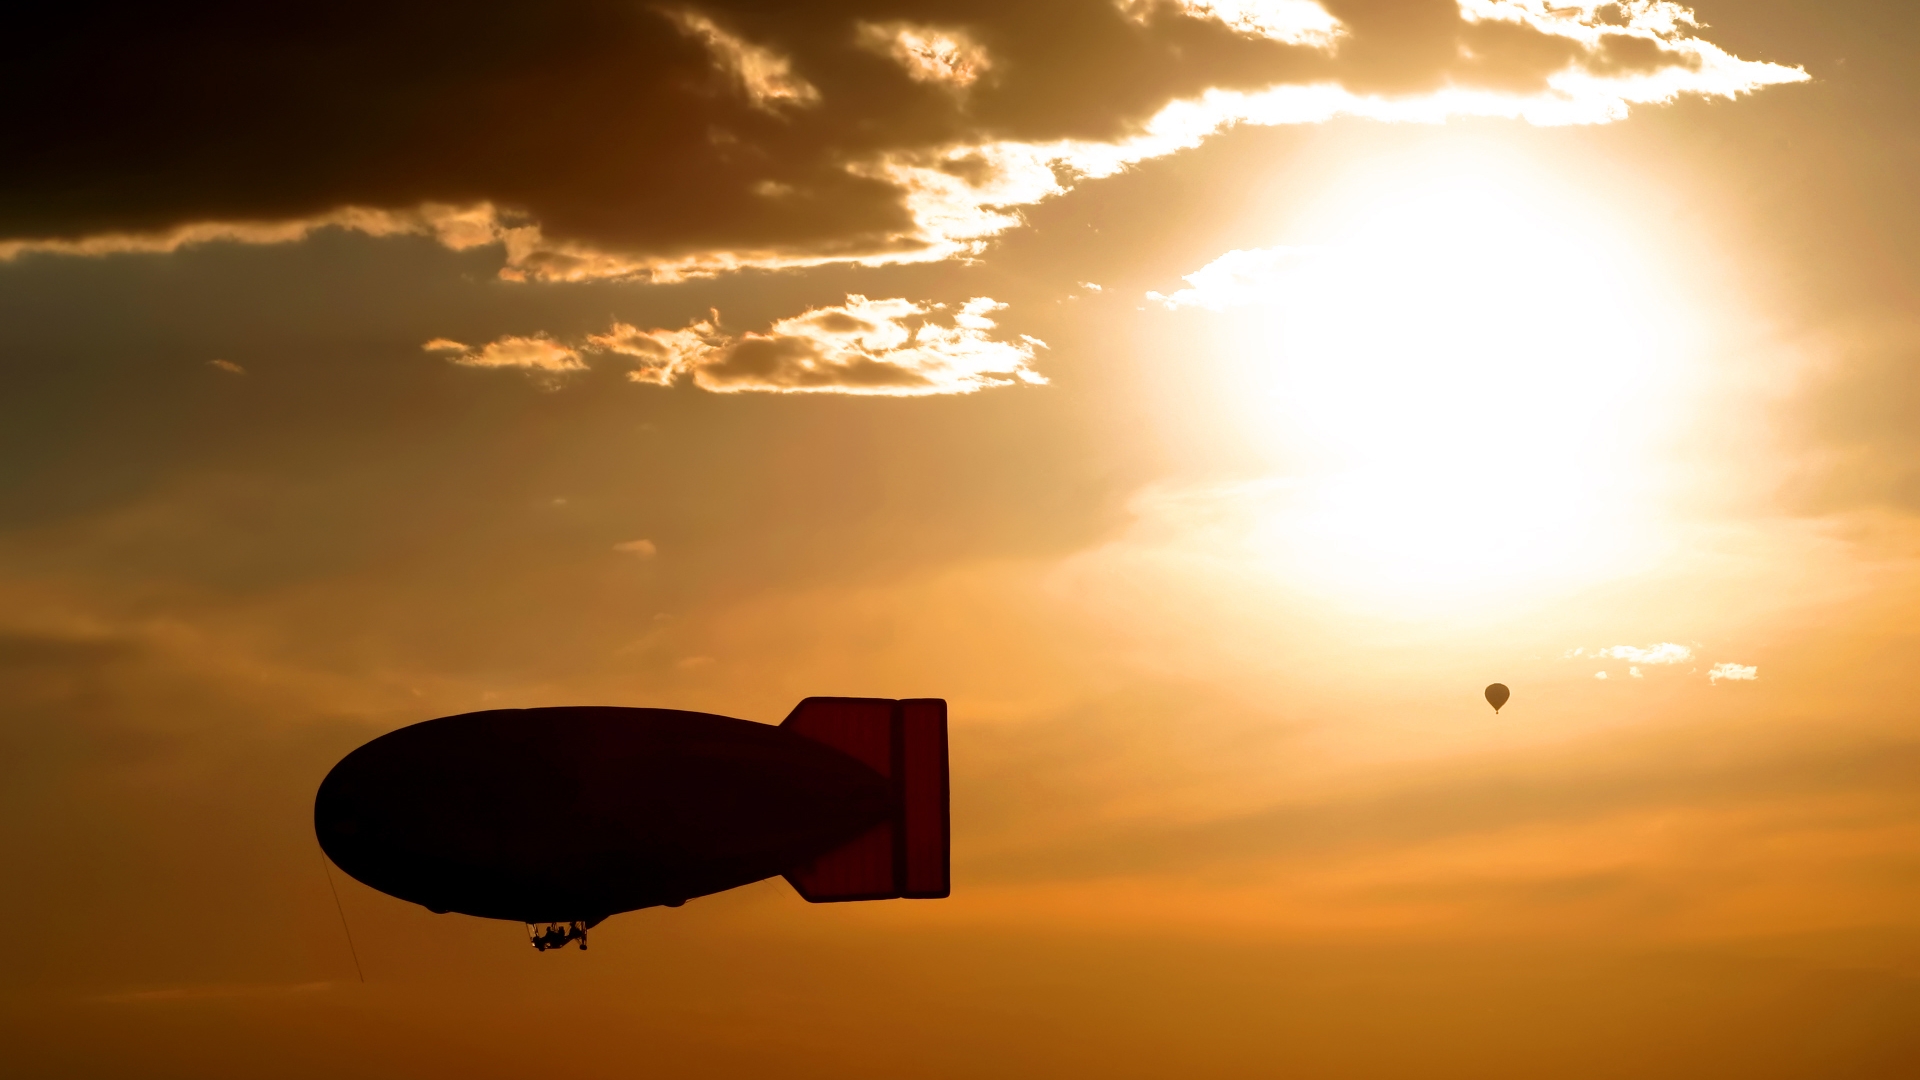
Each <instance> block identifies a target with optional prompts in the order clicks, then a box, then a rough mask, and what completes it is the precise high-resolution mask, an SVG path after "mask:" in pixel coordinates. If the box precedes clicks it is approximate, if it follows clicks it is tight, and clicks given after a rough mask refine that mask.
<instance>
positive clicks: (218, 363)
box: [207, 360, 247, 375]
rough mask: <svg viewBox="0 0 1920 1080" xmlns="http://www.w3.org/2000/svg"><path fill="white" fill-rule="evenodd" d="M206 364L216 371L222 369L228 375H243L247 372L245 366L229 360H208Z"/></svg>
mask: <svg viewBox="0 0 1920 1080" xmlns="http://www.w3.org/2000/svg"><path fill="white" fill-rule="evenodd" d="M207 366H208V367H210V368H213V369H215V370H216V371H224V372H226V373H227V374H229V375H245V374H246V373H247V369H246V368H243V367H241V366H240V365H239V364H236V363H234V362H233V361H231V360H209V361H207Z"/></svg>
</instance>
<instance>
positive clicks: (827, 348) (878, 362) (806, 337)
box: [423, 295, 1047, 397]
mask: <svg viewBox="0 0 1920 1080" xmlns="http://www.w3.org/2000/svg"><path fill="white" fill-rule="evenodd" d="M1004 307H1006V305H1005V304H1001V303H998V302H996V301H995V300H993V299H992V298H990V297H984V296H982V297H975V298H974V299H972V300H969V301H967V302H966V303H964V304H962V305H960V307H959V308H958V309H957V310H955V311H953V312H952V313H951V314H950V315H948V314H946V313H945V308H946V305H944V304H933V303H916V302H914V301H911V300H906V299H901V298H898V297H896V298H893V299H886V300H869V299H867V298H866V297H864V296H859V295H850V296H848V297H847V299H846V302H845V303H843V304H834V305H830V306H827V307H819V308H810V309H808V310H807V311H805V312H802V313H801V314H799V315H795V316H792V317H790V318H785V319H781V320H778V321H777V322H775V323H773V324H772V325H771V326H769V327H767V329H765V330H761V331H752V332H748V333H744V334H738V335H736V334H731V333H728V332H726V331H724V330H722V329H720V326H719V318H720V317H719V314H718V313H717V312H716V313H714V314H713V315H712V316H711V317H710V318H707V319H701V320H697V321H695V322H693V323H690V324H688V325H687V326H685V327H682V328H680V329H678V330H669V329H661V328H656V329H651V330H642V329H640V328H639V327H636V326H632V325H629V324H627V323H621V322H616V323H614V324H613V325H612V326H611V327H609V328H608V329H607V331H606V332H605V333H602V334H590V335H588V336H587V337H586V339H585V340H584V341H582V342H580V343H579V344H578V345H577V346H572V345H566V344H563V343H561V342H558V341H555V340H553V339H552V338H549V337H546V336H543V335H534V336H529V337H520V336H515V335H507V336H504V337H500V338H496V339H495V340H493V341H490V342H488V343H486V344H485V345H480V346H470V345H465V344H462V343H460V342H457V341H450V340H448V339H446V338H435V339H434V340H432V341H429V342H427V343H426V344H425V345H424V346H423V348H425V349H426V350H427V351H429V352H435V353H445V354H449V355H450V358H451V359H452V360H453V362H454V363H457V364H463V365H466V366H470V367H493V368H500V367H515V368H522V369H525V370H527V371H529V372H534V373H538V374H543V375H554V374H564V373H566V372H570V371H577V370H583V369H584V368H585V367H586V363H585V361H584V360H583V359H582V354H583V353H597V354H602V355H610V356H617V357H619V358H621V359H622V360H625V361H627V362H628V363H630V364H632V365H633V366H632V369H631V370H629V371H628V373H627V377H628V378H629V379H631V380H633V381H634V382H640V383H651V384H654V385H657V386H668V385H672V384H674V383H676V382H680V381H682V380H686V381H691V382H692V383H693V384H694V385H696V386H699V387H701V388H703V389H706V390H711V391H715V392H717V393H742V392H748V391H757V392H763V393H783V394H791V393H829V394H863V395H873V396H886V397H922V396H927V395H933V394H970V393H973V392H974V391H976V390H984V389H987V388H989V387H995V386H1014V385H1018V384H1022V383H1025V384H1029V385H1039V384H1043V383H1045V382H1046V381H1047V380H1046V378H1045V377H1044V376H1042V375H1041V374H1040V373H1039V372H1037V371H1035V370H1033V367H1032V362H1033V357H1034V350H1035V349H1036V348H1044V347H1045V343H1044V342H1041V341H1039V340H1038V339H1035V338H1028V337H1022V338H1021V339H1020V340H1018V341H1011V342H1010V341H999V340H996V339H995V338H994V337H993V336H992V331H993V330H994V327H995V324H994V321H993V320H992V319H990V318H988V315H989V313H991V312H994V311H997V310H1000V309H1002V308H1004Z"/></svg>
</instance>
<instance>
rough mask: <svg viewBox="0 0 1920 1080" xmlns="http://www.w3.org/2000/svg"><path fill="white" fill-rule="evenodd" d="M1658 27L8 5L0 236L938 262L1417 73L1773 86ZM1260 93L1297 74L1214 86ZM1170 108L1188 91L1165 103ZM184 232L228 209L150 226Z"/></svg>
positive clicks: (1477, 13)
mask: <svg viewBox="0 0 1920 1080" xmlns="http://www.w3.org/2000/svg"><path fill="white" fill-rule="evenodd" d="M1642 8H1645V10H1642ZM1623 13H1625V14H1623ZM1628 14H1630V15H1631V17H1630V18H1629V17H1627V15H1628ZM1671 15H1672V13H1671V12H1670V11H1667V9H1666V8H1665V7H1661V6H1658V5H1654V6H1648V5H1636V6H1634V7H1633V8H1632V10H1631V12H1627V9H1624V8H1620V7H1616V6H1613V5H1602V6H1595V7H1591V8H1587V7H1577V6H1576V7H1569V8H1563V9H1557V10H1552V9H1548V8H1546V7H1544V6H1542V5H1538V4H1531V3H1523V2H1521V0H1473V2H1471V3H1467V4H1464V5H1456V4H1455V3H1453V2H1452V0H1337V2H1335V0H1330V2H1328V3H1327V4H1326V5H1325V6H1324V7H1319V6H1316V5H1314V4H1312V3H1309V2H1307V0H1267V2H1266V3H1236V4H1213V3H1200V2H1199V0H1180V2H1168V0H1145V2H1135V3H1125V4H1122V3H1114V2H1112V0H1049V2H1042V3H1005V4H998V5H982V4H957V3H952V2H950V0H921V2H906V3H882V2H878V0H858V2H853V0H841V2H830V3H815V4H809V5H804V6H800V5H765V4H753V3H732V4H703V5H697V6H694V7H686V6H648V5H643V4H633V3H613V2H608V0H564V2H557V3H549V4H536V5H514V4H498V3H494V4H479V5H473V4H461V5H455V4H449V3H435V2H417V0H416V2H412V3H403V4H369V3H365V2H364V0H359V2H346V3H340V4H332V5H325V6H322V7H298V8H273V7H268V8H262V7H259V6H257V5H242V4H234V3H215V4H200V5H195V6H192V7H190V8H184V9H183V8H155V7H151V6H148V5H134V4H124V3H119V4H104V5H94V6H88V7H83V8H72V7H59V6H51V7H41V8H36V9H34V10H33V11H32V12H31V13H30V14H28V15H26V16H23V17H20V18H18V19H16V21H15V22H14V24H13V26H12V28H11V29H12V33H11V35H10V36H11V39H12V40H13V41H15V42H16V43H18V44H19V49H18V55H17V56H16V58H15V59H14V60H13V61H11V62H10V63H9V65H8V67H7V69H6V71H5V72H4V73H0V93H4V94H5V95H6V98H7V100H8V101H9V102H11V103H12V104H13V107H12V109H11V110H10V112H11V115H12V120H11V121H10V126H9V133H8V136H7V140H8V145H9V160H10V166H9V168H8V169H7V170H6V171H5V174H4V176H3V177H0V240H5V239H12V240H16V241H18V240H33V239H41V240H45V239H49V238H51V239H56V240H57V239H65V240H69V241H71V240H77V239H81V238H87V237H93V238H96V246H95V247H94V248H92V249H90V250H111V249H113V248H114V246H115V243H116V242H107V243H105V246H104V247H100V246H98V238H100V237H102V236H120V237H121V239H120V241H117V243H119V246H121V247H129V246H131V247H139V246H141V243H135V242H132V241H128V240H126V238H125V235H123V234H144V235H145V236H146V239H145V240H144V241H143V243H144V245H145V246H146V247H149V248H151V247H155V246H158V247H161V248H166V247H169V246H172V245H174V244H177V243H178V242H182V241H185V242H191V241H192V240H194V239H196V238H197V239H207V238H211V237H225V238H229V239H254V240H260V239H288V238H292V237H297V236H299V235H304V231H305V230H310V229H311V228H314V227H321V226H325V225H334V226H340V227H347V228H358V229H361V230H362V231H369V232H374V233H376V234H379V233H392V232H425V233H428V234H431V235H434V236H436V237H438V238H440V239H441V240H442V241H443V242H446V243H448V244H449V245H450V246H455V247H461V246H469V245H472V244H477V243H486V242H502V243H504V244H505V245H506V249H507V253H508V262H509V266H510V268H512V269H513V271H514V272H516V273H531V274H534V275H538V276H547V277H559V278H568V277H574V278H577V277H591V276H628V275H635V274H652V275H653V276H656V277H659V276H673V275H675V274H677V273H685V272H712V271H713V270H716V269H727V268H731V267H734V266H741V265H762V266H778V265H795V264H805V263H808V262H818V261H822V260H836V259H864V260H869V261H872V260H880V261H887V260H900V259H909V258H938V257H946V256H950V255H953V254H955V253H957V252H961V251H965V250H969V249H970V247H971V246H972V245H975V244H977V243H978V242H979V241H980V240H981V239H983V238H985V237H988V236H991V235H994V234H995V233H997V232H999V231H1001V230H1004V229H1005V228H1006V227H1008V226H1009V225H1011V224H1013V223H1014V222H1016V221H1017V216H1014V215H1009V214H1008V213H1006V212H1005V210H1006V209H1007V208H1016V209H1017V208H1018V207H1020V206H1023V205H1027V204H1030V203H1032V202H1035V201H1037V200H1039V199H1041V198H1044V197H1046V196H1048V195H1050V194H1054V193H1057V192H1058V191H1059V190H1061V185H1062V184H1063V183H1068V182H1070V181H1071V178H1072V177H1074V176H1098V175H1107V174H1109V173H1111V172H1112V171H1114V170H1115V169H1117V168H1121V167H1124V166H1125V165H1126V164H1128V163H1129V162H1132V161H1138V160H1142V159H1144V158H1147V157H1153V156H1158V155H1161V154H1165V153H1171V152H1173V151H1175V150H1178V149H1180V148H1182V147H1185V146H1190V145H1192V144H1193V143H1194V142H1195V141H1197V140H1198V139H1201V138H1204V137H1206V136H1207V135H1208V134H1210V133H1211V132H1212V131H1214V130H1217V129H1218V128H1219V127H1221V126H1222V125H1226V124H1231V123H1235V122H1249V121H1250V122H1256V123H1279V122H1298V121H1300V120H1314V119H1324V118H1326V117H1327V116H1330V115H1335V114H1337V113H1339V112H1343V111H1348V112H1359V113H1362V114H1367V115H1374V114H1383V115H1392V114H1394V112H1395V110H1396V109H1404V108H1406V107H1407V105H1406V103H1405V102H1401V103H1400V104H1398V105H1396V104H1395V103H1394V99H1399V98H1406V97H1409V96H1415V97H1417V96H1420V95H1428V96H1432V95H1435V94H1452V95H1454V97H1453V98H1451V99H1448V100H1447V101H1444V102H1440V103H1438V104H1433V103H1429V104H1428V105H1426V106H1420V107H1415V109H1414V111H1415V113H1418V114H1419V115H1421V116H1423V117H1424V116H1426V115H1427V114H1433V115H1434V116H1444V115H1446V114H1447V113H1449V112H1451V111H1460V110H1462V109H1464V110H1465V111H1469V112H1473V111H1479V112H1488V111H1491V112H1494V113H1498V114H1504V115H1527V116H1529V117H1534V118H1540V117H1547V118H1558V119H1561V120H1568V119H1571V120H1593V119H1606V118H1608V117H1610V116H1614V115H1618V114H1619V113H1621V112H1622V111H1623V110H1624V108H1625V106H1626V104H1627V103H1629V102H1633V101H1659V100H1668V99H1670V98H1671V97H1673V96H1674V95H1675V94H1678V93H1688V92H1691V93H1706V94H1732V93H1737V92H1742V91H1746V90H1751V89H1753V88H1755V87H1756V86H1759V85H1764V84H1765V83H1767V82H1772V81H1782V80H1788V79H1793V78H1798V77H1799V76H1798V73H1797V72H1795V71H1793V70H1791V69H1784V68H1774V67H1768V66H1766V65H1759V64H1746V63H1744V62H1741V61H1738V60H1736V59H1734V58H1732V57H1730V56H1728V55H1727V54H1725V53H1724V52H1721V51H1720V50H1718V49H1717V48H1715V47H1714V46H1712V45H1711V44H1709V43H1707V42H1705V41H1702V40H1700V39H1698V38H1697V37H1695V36H1693V32H1692V27H1691V26H1690V24H1687V23H1685V22H1684V21H1677V22H1676V21H1675V20H1674V19H1673V18H1672V17H1671ZM1329 27H1331V29H1328V28H1329ZM1570 73H1571V74H1575V75H1579V76H1580V79H1581V80H1583V81H1579V82H1577V84H1576V83H1568V82H1567V81H1566V79H1567V77H1568V76H1569V74H1570ZM1615 75H1618V76H1621V78H1620V79H1617V80H1615V81H1614V82H1613V83H1609V82H1608V81H1607V80H1608V79H1609V78H1612V77H1613V76H1615ZM1276 87H1279V88H1286V87H1291V88H1293V89H1295V90H1298V91H1307V92H1309V93H1307V94H1306V96H1305V97H1302V98H1300V99H1299V100H1295V99H1292V98H1289V99H1284V100H1280V101H1266V100H1262V101H1248V100H1243V99H1242V98H1236V97H1233V96H1232V95H1235V94H1238V95H1255V96H1257V95H1259V94H1261V93H1263V92H1268V91H1271V90H1272V89H1273V88H1276ZM1208 92H1216V97H1214V98H1211V99H1206V100H1205V101H1201V99H1202V97H1203V95H1206V94H1207V93H1208ZM1217 92H1227V93H1228V95H1229V96H1228V97H1226V98H1221V97H1218V96H1217ZM1463 93H1464V94H1466V95H1468V96H1469V97H1472V96H1473V95H1475V94H1478V95H1480V96H1479V97H1475V98H1473V101H1471V102H1468V101H1466V99H1465V98H1461V97H1460V95H1461V94H1463ZM1503 97H1504V98H1510V99H1512V100H1508V101H1498V100H1494V99H1495V98H1503ZM1176 100H1189V101H1200V102H1201V103H1200V104H1197V105H1196V106H1195V108H1194V109H1193V110H1189V112H1188V113H1186V114H1182V115H1181V116H1178V117H1174V118H1172V119H1168V118H1166V117H1165V116H1163V115H1162V111H1163V110H1164V109H1165V108H1166V107H1167V106H1168V105H1169V103H1171V102H1174V101H1176ZM1423 109H1424V112H1423V111H1422V110H1423ZM1550 114H1551V115H1550ZM1156 117H1160V119H1156ZM343 208H353V209H351V210H343ZM996 210H998V211H999V212H996ZM196 223H202V224H204V223H229V224H230V225H231V223H255V224H253V225H245V226H244V227H237V228H236V227H227V228H225V229H224V231H223V230H222V229H219V228H215V229H212V230H211V231H208V230H206V229H204V228H203V229H202V230H201V231H199V232H194V231H192V230H191V229H189V231H188V232H185V233H179V232H169V230H177V229H180V228H181V227H184V226H192V225H195V224H196ZM275 223H277V224H275ZM301 223H304V224H301ZM156 237H157V239H156ZM12 250H13V251H14V252H15V253H17V252H18V251H19V250H21V249H20V248H19V247H18V246H17V245H16V246H15V247H14V248H13V249H12Z"/></svg>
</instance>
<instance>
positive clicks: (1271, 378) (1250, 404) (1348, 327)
mask: <svg viewBox="0 0 1920 1080" xmlns="http://www.w3.org/2000/svg"><path fill="white" fill-rule="evenodd" d="M1295 231H1296V232H1297V233H1298V234H1300V240H1299V242H1297V243H1293V244H1289V245H1285V246H1283V247H1281V248H1278V249H1267V250H1265V251H1263V252H1261V253H1260V255H1261V257H1262V259H1263V261H1264V265H1265V268H1266V269H1265V272H1263V273H1262V274H1260V275H1257V276H1255V277H1251V278H1249V277H1245V276H1244V275H1243V277H1242V280H1241V281H1240V283H1239V284H1240V286H1241V287H1242V288H1252V289H1253V290H1254V292H1255V295H1254V296H1252V297H1251V299H1252V300H1253V301H1254V302H1253V303H1251V304H1249V305H1247V306H1245V307H1243V308H1240V309H1239V310H1238V312H1237V314H1235V315H1233V316H1231V317H1230V325H1231V326H1232V330H1231V331H1230V333H1229V334H1228V335H1227V336H1226V338H1225V340H1223V341H1222V347H1221V349H1220V351H1219V355H1218V356H1217V357H1216V360H1215V362H1216V363H1218V364H1220V365H1222V366H1223V367H1224V368H1225V375H1226V378H1225V379H1223V380H1222V383H1221V385H1224V386H1226V387H1229V388H1230V392H1229V393H1227V394H1225V395H1223V400H1222V401H1221V402H1220V408H1221V409H1222V410H1223V411H1224V412H1225V413H1227V415H1228V416H1229V417H1230V419H1231V421H1232V423H1234V424H1236V425H1238V426H1239V427H1240V428H1241V429H1242V430H1243V432H1244V433H1245V434H1246V435H1247V436H1248V438H1249V439H1250V441H1251V442H1252V443H1253V444H1254V445H1256V446H1258V447H1259V448H1260V452H1261V453H1262V455H1263V456H1264V457H1266V458H1267V459H1268V460H1269V462H1270V463H1271V465H1272V466H1273V468H1274V469H1275V470H1276V472H1277V473H1278V475H1279V476H1281V477H1283V478H1284V479H1285V483H1284V485H1283V487H1284V491H1285V493H1286V494H1285V497H1284V498H1283V499H1281V500H1279V501H1278V502H1277V503H1271V502H1270V503H1269V509H1268V510H1266V511H1264V519H1263V520H1262V521H1261V522H1260V523H1259V525H1258V530H1257V531H1258V532H1259V533H1260V534H1261V536H1262V542H1263V543H1265V544H1267V545H1268V546H1269V547H1270V548H1272V549H1273V552H1274V555H1275V557H1279V558H1286V559H1288V560H1291V561H1292V562H1293V563H1294V564H1295V565H1298V566H1299V567H1301V568H1302V569H1303V570H1304V571H1307V572H1309V573H1310V574H1311V576H1313V577H1315V578H1317V579H1318V580H1321V581H1322V582H1324V583H1326V584H1329V585H1332V586H1334V587H1336V588H1339V589H1342V590H1346V591H1353V590H1359V591H1362V592H1366V591H1385V592H1388V593H1391V594H1394V595H1398V596H1406V595H1409V594H1425V595H1443V594H1454V593H1458V592H1460V591H1462V590H1475V591H1484V590H1486V589H1488V588H1493V587H1498V586H1502V585H1511V586H1529V585H1536V584H1538V583H1540V582H1541V581H1542V580H1544V579H1552V578H1558V579H1561V580H1566V581H1571V580H1576V579H1581V578H1584V577H1590V576H1591V575H1593V574H1595V573H1599V572H1604V571H1607V570H1609V569H1617V564H1618V563H1619V561H1620V560H1621V559H1623V558H1631V557H1632V552H1633V550H1634V549H1635V548H1636V545H1637V544H1638V542H1639V541H1641V540H1644V539H1646V530H1645V528H1644V526H1645V525H1646V524H1647V517H1648V515H1649V514H1650V513H1651V511H1650V510H1649V502H1648V500H1649V497H1650V496H1651V495H1652V494H1653V493H1654V492H1655V491H1656V490H1657V489H1658V488H1659V487H1660V485H1661V481H1662V475H1661V474H1662V463H1661V461H1660V460H1659V457H1660V448H1661V446H1662V444H1663V439H1664V438H1665V436H1666V435H1667V434H1668V433H1669V432H1670V431H1671V430H1672V428H1673V425H1674V424H1675V423H1676V422H1677V421H1678V420H1679V418H1680V413H1681V411H1682V406H1683V402H1684V399H1685V396H1686V391H1687V388H1688V386H1689V383H1690V379H1691V363H1690V359H1689V356H1690V346H1689V331H1688V329H1687V320H1686V318H1685V312H1684V310H1683V308H1682V305H1681V304H1680V303H1678V302H1677V301H1676V300H1675V298H1674V293H1673V290H1672V289H1670V288H1668V287H1665V286H1664V285H1663V281H1662V274H1661V272H1660V269H1659V267H1658V265H1657V262H1656V260H1654V259H1653V258H1652V257H1651V255H1650V253H1649V251H1648V250H1647V249H1646V246H1645V242H1644V241H1645V238H1644V236H1643V235H1642V234H1641V233H1640V232H1639V231H1638V230H1636V229H1635V228H1633V227H1632V226H1631V223H1622V222H1620V221H1619V220H1617V219H1614V218H1610V217H1608V216H1606V215H1604V214H1601V213H1600V212H1598V211H1597V210H1596V209H1595V208H1594V206H1593V205H1592V204H1591V203H1583V202H1582V201H1581V199H1580V198H1579V197H1578V193H1577V191H1570V190H1566V189H1556V188H1555V187H1553V186H1552V185H1551V184H1550V183H1549V182H1547V181H1546V180H1544V179H1543V178H1542V177H1541V176H1539V175H1538V174H1537V173H1531V172H1529V171H1527V170H1523V169H1516V168H1512V167H1502V165H1501V164H1500V163H1498V162H1494V163H1489V162H1487V161H1482V160H1473V161H1459V160H1456V161H1453V162H1449V163H1444V164H1443V165H1442V166H1435V167H1428V168H1424V169H1421V170H1418V171H1416V172H1414V173H1412V178H1411V179H1407V178H1402V177H1390V178H1384V179H1382V178H1376V179H1375V182H1371V183H1357V184H1353V185H1351V186H1350V187H1349V188H1348V189H1346V190H1344V191H1343V192H1342V193H1340V194H1338V195H1336V196H1333V197H1330V198H1329V199H1327V200H1325V201H1324V202H1323V203H1322V204H1320V205H1319V206H1318V207H1317V208H1316V209H1315V211H1314V212H1313V213H1311V214H1309V215H1305V216H1304V217H1303V220H1302V222H1301V223H1300V226H1299V227H1298V228H1297V229H1296V230H1295ZM1243 254H1244V253H1243ZM1196 280H1197V281H1198V280H1199V279H1198V277H1197V278H1196Z"/></svg>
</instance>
